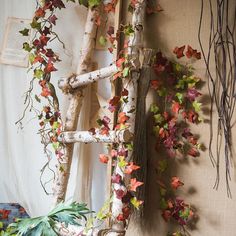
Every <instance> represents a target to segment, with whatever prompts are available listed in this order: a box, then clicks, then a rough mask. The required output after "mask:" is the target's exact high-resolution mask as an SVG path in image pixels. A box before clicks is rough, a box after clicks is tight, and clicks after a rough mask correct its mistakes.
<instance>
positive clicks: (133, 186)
mask: <svg viewBox="0 0 236 236" xmlns="http://www.w3.org/2000/svg"><path fill="white" fill-rule="evenodd" d="M141 185H143V182H139V181H137V179H136V178H133V179H131V180H130V190H131V191H134V192H136V188H138V187H139V186H141Z"/></svg>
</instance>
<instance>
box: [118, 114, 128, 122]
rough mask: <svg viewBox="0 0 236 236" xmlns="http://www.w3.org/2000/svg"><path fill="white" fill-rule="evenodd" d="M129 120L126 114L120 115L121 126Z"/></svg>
mask: <svg viewBox="0 0 236 236" xmlns="http://www.w3.org/2000/svg"><path fill="white" fill-rule="evenodd" d="M128 119H129V116H127V115H126V113H125V112H120V113H119V115H118V120H117V122H118V123H120V124H124V123H125V122H126V121H127V120H128Z"/></svg>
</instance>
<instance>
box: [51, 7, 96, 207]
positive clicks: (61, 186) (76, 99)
mask: <svg viewBox="0 0 236 236" xmlns="http://www.w3.org/2000/svg"><path fill="white" fill-rule="evenodd" d="M97 14H98V10H97V9H96V8H89V10H88V15H87V20H86V25H85V33H84V37H83V45H82V49H81V55H80V62H79V65H78V68H77V74H78V75H79V74H83V73H87V72H88V70H89V67H90V64H91V58H92V54H93V49H94V45H95V38H96V31H97V25H96V23H95V20H96V16H97ZM82 99H83V93H82V90H77V91H74V92H73V93H72V94H71V98H70V104H69V108H68V111H67V114H66V121H65V126H64V131H74V130H76V127H77V123H78V117H79V112H80V109H81V106H82ZM73 148H74V145H73V144H68V145H66V147H65V154H64V156H63V160H62V161H61V160H60V161H59V163H58V167H57V173H56V179H55V183H54V189H53V192H54V201H55V203H54V204H55V205H57V204H58V203H59V202H61V201H63V200H64V199H65V194H66V190H67V185H68V180H69V175H70V168H71V162H72V155H73Z"/></svg>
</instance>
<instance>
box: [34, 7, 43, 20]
mask: <svg viewBox="0 0 236 236" xmlns="http://www.w3.org/2000/svg"><path fill="white" fill-rule="evenodd" d="M34 15H35V16H36V17H38V18H39V17H44V16H45V11H44V10H43V9H42V8H41V7H40V8H38V9H37V10H36V12H35V13H34Z"/></svg>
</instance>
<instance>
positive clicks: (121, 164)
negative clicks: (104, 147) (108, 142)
mask: <svg viewBox="0 0 236 236" xmlns="http://www.w3.org/2000/svg"><path fill="white" fill-rule="evenodd" d="M127 164H128V163H127V162H126V161H125V157H123V156H122V157H119V158H118V166H119V167H121V168H123V167H125V166H127Z"/></svg>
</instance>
